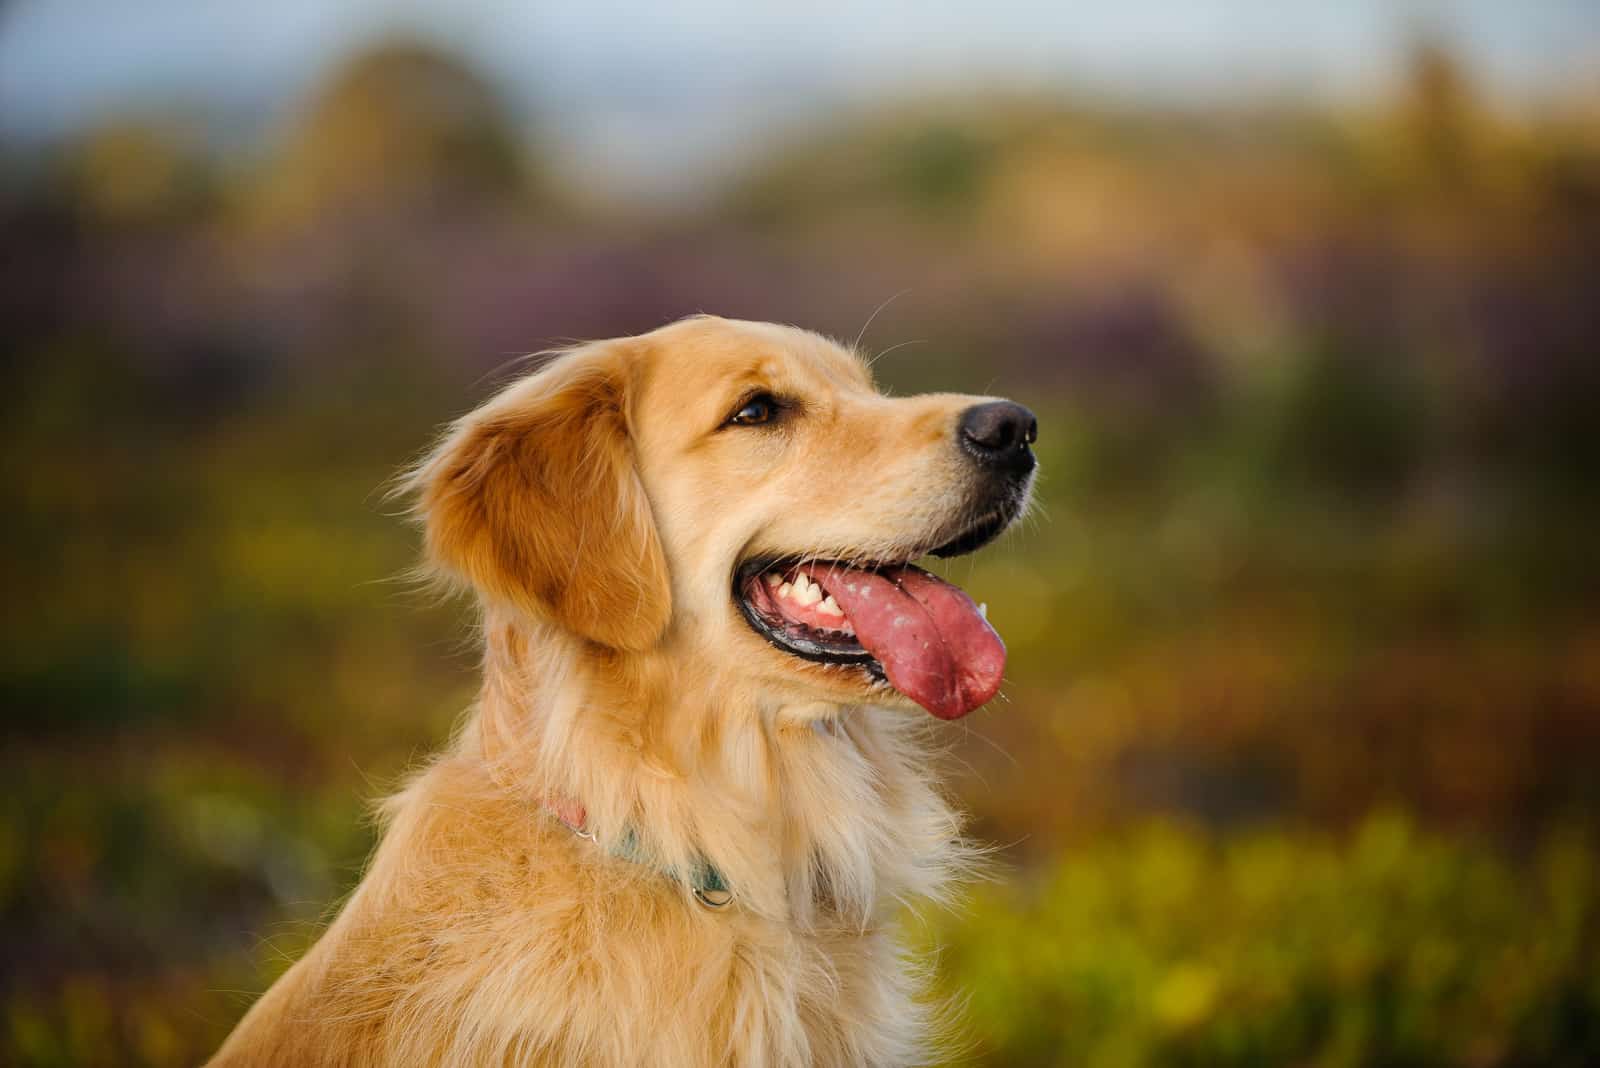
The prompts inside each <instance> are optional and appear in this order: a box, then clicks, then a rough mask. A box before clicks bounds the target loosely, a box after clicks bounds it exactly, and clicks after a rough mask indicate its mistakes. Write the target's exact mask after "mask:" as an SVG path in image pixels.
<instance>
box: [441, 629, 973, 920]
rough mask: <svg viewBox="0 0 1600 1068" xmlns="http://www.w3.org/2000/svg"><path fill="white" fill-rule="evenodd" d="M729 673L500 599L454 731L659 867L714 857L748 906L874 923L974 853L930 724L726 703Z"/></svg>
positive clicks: (684, 866)
mask: <svg viewBox="0 0 1600 1068" xmlns="http://www.w3.org/2000/svg"><path fill="white" fill-rule="evenodd" d="M727 681H728V680H719V679H717V678H713V677H690V676H689V675H688V674H687V673H686V669H684V668H683V667H682V666H681V661H680V660H679V659H678V658H673V657H668V656H664V655H663V656H655V655H651V654H640V655H627V656H622V655H619V654H616V653H614V652H611V651H609V650H604V649H600V648H597V647H595V646H593V645H590V644H587V643H584V642H582V641H581V640H579V639H576V638H574V637H573V636H571V635H570V634H567V633H565V632H562V631H560V630H557V629H555V628H551V627H540V626H538V625H533V624H529V623H527V622H525V621H522V620H519V619H512V618H506V617H499V616H496V615H495V614H494V613H492V612H491V613H490V614H489V615H488V617H487V618H486V620H485V656H484V682H483V690H482V693H481V696H480V701H479V707H478V710H477V714H476V716H475V718H474V720H473V722H472V724H471V725H470V726H469V729H468V730H467V731H466V732H464V734H463V736H462V742H461V744H462V747H463V748H464V749H467V750H470V749H472V748H474V747H475V748H476V749H477V751H478V753H481V758H482V759H483V760H484V761H486V762H487V764H488V766H489V770H490V774H491V775H492V776H493V777H494V779H495V780H496V781H497V782H498V783H500V784H501V786H502V787H504V788H506V789H508V790H512V791H514V792H516V793H518V794H519V795H521V796H523V797H525V798H526V800H527V802H528V804H529V811H530V818H547V817H545V816H543V815H542V811H543V807H544V799H546V798H549V797H552V796H556V797H563V798H570V799H572V800H574V801H576V802H578V803H580V804H581V805H582V806H583V808H584V809H585V811H586V814H587V830H589V831H591V832H592V833H593V834H594V835H595V837H596V840H597V841H596V846H597V854H598V853H601V852H603V851H604V850H606V849H609V848H612V847H614V846H615V845H616V844H617V843H619V842H621V841H623V840H624V839H626V838H628V837H629V836H632V837H633V838H634V839H635V840H636V841H637V843H638V844H639V845H640V846H641V847H642V849H643V851H644V853H645V855H646V856H647V857H649V858H650V859H651V860H652V861H653V866H654V867H656V868H657V869H658V870H659V871H660V872H673V871H677V872H687V871H693V870H695V868H696V866H697V865H699V864H702V863H704V862H710V863H711V864H714V865H715V866H716V868H717V869H718V870H719V871H720V872H721V873H722V874H723V876H724V877H725V878H726V880H727V883H728V885H729V886H730V887H731V888H732V889H733V891H734V894H735V897H736V900H737V902H738V904H739V906H740V907H742V908H744V909H747V910H750V911H753V912H756V913H759V914H764V915H767V916H770V917H773V918H777V919H781V920H783V921H784V922H786V923H790V924H795V923H799V924H805V925H815V926H836V925H844V926H847V927H851V928H865V927H869V926H874V925H876V924H877V923H879V922H881V921H882V920H883V919H884V918H886V915H887V910H888V909H889V907H890V906H891V904H892V903H893V902H895V901H901V900H904V899H906V898H908V897H918V896H923V897H938V896H940V894H941V890H942V889H943V888H944V887H945V886H946V884H947V883H948V882H949V880H950V878H951V876H953V875H955V874H958V872H959V869H961V868H962V867H964V866H965V865H966V864H967V863H969V861H970V853H969V852H968V851H967V849H966V848H965V847H964V846H963V844H962V843H961V841H960V836H959V831H960V821H959V818H958V817H957V815H956V813H955V812H954V810H953V809H951V808H950V807H949V806H948V805H947V804H946V803H945V802H944V801H943V799H942V798H941V797H940V796H939V795H938V793H937V792H936V791H935V789H934V788H933V786H932V785H931V784H930V783H929V782H928V780H927V774H928V772H927V769H928V767H929V764H930V758H931V757H932V752H931V746H930V745H929V742H928V736H927V727H926V725H925V724H923V723H922V722H920V721H918V720H917V719H915V718H913V717H911V716H909V715H907V714H906V713H902V712H893V711H884V710H880V709H876V708H872V707H868V706H861V707H853V708H843V709H838V710H836V711H833V712H831V713H829V712H827V711H826V710H819V709H816V708H804V709H799V708H797V709H786V708H784V707H781V706H775V705H771V704H768V705H765V706H763V705H762V703H761V702H760V700H759V698H756V697H751V696H749V695H748V694H746V695H745V696H744V697H743V698H742V699H740V698H737V697H726V696H725V697H722V698H721V699H720V703H719V699H718V698H717V697H716V696H715V695H737V694H740V693H742V691H741V689H740V688H739V687H738V686H734V685H727V684H726V683H727ZM819 713H822V714H820V715H819ZM815 723H820V724H823V725H824V726H823V728H822V729H814V726H813V724H815ZM469 755H473V756H474V757H475V756H476V754H469ZM650 874H652V875H655V874H656V873H650Z"/></svg>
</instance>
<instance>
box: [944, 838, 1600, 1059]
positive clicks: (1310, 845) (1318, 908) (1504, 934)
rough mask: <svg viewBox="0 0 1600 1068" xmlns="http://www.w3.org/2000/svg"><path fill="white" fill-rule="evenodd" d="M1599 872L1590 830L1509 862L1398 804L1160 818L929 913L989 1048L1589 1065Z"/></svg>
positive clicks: (954, 985)
mask: <svg viewBox="0 0 1600 1068" xmlns="http://www.w3.org/2000/svg"><path fill="white" fill-rule="evenodd" d="M1597 876H1600V857H1597V856H1596V853H1595V851H1594V849H1593V847H1592V845H1591V844H1590V842H1589V841H1588V839H1587V837H1586V836H1585V835H1583V834H1573V833H1561V832H1552V833H1550V834H1549V835H1547V836H1546V837H1545V838H1544V839H1542V840H1541V841H1540V842H1538V843H1536V844H1534V843H1530V848H1529V849H1527V850H1526V851H1525V852H1524V853H1523V854H1522V855H1521V856H1519V857H1517V858H1515V859H1512V860H1508V859H1506V858H1505V857H1504V856H1503V855H1501V854H1499V853H1498V852H1496V851H1495V850H1493V849H1491V848H1488V847H1487V846H1486V844H1485V843H1483V842H1480V841H1475V840H1473V839H1471V838H1463V839H1453V838H1448V837H1442V836H1439V835H1436V834H1428V833H1425V832H1422V831H1419V829H1418V828H1417V827H1415V826H1414V825H1413V824H1412V822H1411V821H1410V820H1409V819H1407V818H1406V817H1405V816H1403V815H1401V814H1399V813H1397V812H1392V811H1389V812H1378V813H1376V814H1374V815H1372V816H1370V817H1369V818H1367V819H1366V820H1364V821H1363V822H1362V823H1361V824H1360V825H1359V826H1358V827H1357V828H1356V829H1355V830H1354V831H1353V832H1352V833H1351V834H1350V835H1348V836H1347V837H1344V838H1333V837H1330V836H1328V835H1326V834H1322V833H1317V832H1308V831H1305V830H1286V829H1277V830H1271V831H1254V832H1251V833H1249V834H1245V835H1242V836H1237V837H1234V838H1231V839H1227V840H1218V839H1217V838H1215V837H1214V836H1211V835H1207V834H1205V833H1202V832H1198V831H1196V830H1194V829H1193V828H1192V827H1186V826H1184V825H1181V824H1172V823H1170V822H1164V823H1155V824H1150V825H1145V826H1142V827H1138V828H1133V829H1130V830H1128V831H1125V832H1122V833H1119V834H1117V835H1114V836H1108V837H1107V838H1106V839H1104V840H1102V841H1099V842H1097V843H1095V844H1094V845H1093V846H1091V847H1088V848H1085V849H1081V850H1071V851H1069V852H1068V853H1067V854H1066V855H1065V856H1064V857H1063V858H1062V859H1061V860H1059V861H1058V862H1056V863H1055V864H1053V865H1051V866H1050V867H1049V868H1048V869H1047V870H1046V871H1043V872H1039V873H1036V874H1034V875H1032V876H1029V877H1027V878H1024V879H1023V880H1021V881H1019V882H1016V883H1012V884H999V885H996V886H991V887H989V888H987V889H986V890H984V891H983V892H981V893H979V894H978V895H977V896H976V898H975V900H974V901H973V902H972V904H971V907H970V909H968V910H965V911H963V912H961V913H959V914H957V915H954V916H946V917H940V918H938V919H936V920H935V921H934V923H933V924H931V925H930V926H928V927H925V928H921V930H922V931H923V932H924V935H925V945H924V949H925V950H926V951H928V952H938V953H939V954H940V956H939V958H938V959H939V964H940V970H941V975H942V976H943V977H944V979H945V982H946V988H947V991H948V993H949V994H950V995H951V996H954V997H957V998H959V999H961V1001H962V1002H963V1004H964V1008H965V1011H964V1018H965V1020H966V1021H967V1024H968V1026H969V1028H970V1030H971V1036H970V1041H971V1042H972V1043H973V1052H974V1053H975V1054H976V1055H977V1056H978V1058H979V1059H981V1060H986V1061H994V1062H996V1063H1005V1064H1038V1065H1056V1064H1059V1065H1082V1066H1086V1068H1110V1066H1134V1065H1241V1066H1244V1065H1262V1064H1305V1065H1319V1066H1324V1068H1337V1066H1344V1065H1367V1064H1382V1065H1396V1066H1403V1065H1424V1064H1464V1065H1472V1064H1544V1065H1574V1066H1575V1065H1582V1064H1592V1063H1594V1061H1595V1060H1596V1058H1597V1057H1600V1026H1597V1021H1600V981H1597V978H1596V976H1597V968H1600V924H1597V922H1596V921H1597V917H1596V910H1597V898H1596V878H1597ZM952 1063H962V1062H961V1061H955V1062H952Z"/></svg>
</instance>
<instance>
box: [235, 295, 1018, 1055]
mask: <svg viewBox="0 0 1600 1068" xmlns="http://www.w3.org/2000/svg"><path fill="white" fill-rule="evenodd" d="M1035 432H1036V431H1035V424H1034V419H1033V416H1032V415H1031V414H1030V413H1029V412H1028V410H1027V409H1026V408H1023V407H1021V406H1020V405H1017V404H1013V403H1011V402H1009V401H1002V400H996V399H994V398H988V397H969V396H958V395H952V394H938V395H928V396H916V397H906V398H890V397H886V396H884V395H883V394H881V393H879V392H878V391H877V390H876V389H875V388H874V386H873V382H872V377H871V374H870V372H869V370H868V367H867V365H866V363H865V362H863V361H862V360H860V359H858V358H857V357H856V356H855V355H853V354H852V353H851V352H849V351H847V350H845V349H844V348H842V347H840V346H838V345H836V344H834V343H832V342H830V341H828V340H825V339H824V338H822V337H820V336H818V335H815V334H812V333H808V332H805V331H802V330H798V329H793V328H790V327H781V326H773V325H768V324H762V323H749V322H738V321H731V320H724V319H718V318H712V317H696V318H692V319H687V320H684V321H681V322H678V323H674V324H672V325H669V326H666V327H663V328H662V329H659V330H656V331H654V332H652V333H649V334H645V335H642V336H639V337H632V338H624V339H619V340H614V341H605V342H599V343H594V344H587V345H583V346H581V347H578V348H575V349H573V350H570V351H567V352H565V353H564V354H562V355H560V356H559V357H557V358H556V359H554V360H552V361H551V362H550V363H548V364H547V365H546V366H544V367H542V368H541V369H540V370H538V371H537V372H535V373H533V374H530V375H528V376H527V377H525V378H523V379H521V380H520V381H517V382H515V383H514V384H512V385H511V386H509V387H508V388H506V389H504V390H503V391H502V392H500V393H499V394H498V395H497V396H495V397H494V398H493V399H491V400H490V401H488V403H486V404H484V405H483V406H482V407H481V408H479V409H478V410H477V411H475V412H473V413H472V414H470V415H468V416H466V417H465V418H464V419H462V420H461V421H460V422H458V423H456V424H455V425H454V426H453V427H452V428H451V430H450V431H449V433H448V435H447V436H446V437H445V438H444V440H443V441H442V443H441V444H440V445H439V446H438V447H437V449H436V450H435V451H434V452H433V453H432V454H431V455H430V456H428V457H427V458H426V459H425V460H424V461H423V462H422V463H420V464H419V465H418V466H417V467H416V468H415V469H414V470H413V471H412V472H410V473H409V475H408V477H407V479H406V488H407V489H408V490H409V491H411V492H413V493H414V494H415V500H416V505H417V512H418V515H419V516H420V518H421V519H422V521H423V522H424V524H425V529H426V543H427V553H428V559H429V561H430V563H431V565H432V567H434V568H436V569H437V570H438V571H439V572H441V573H443V574H446V575H448V576H451V577H452V578H454V579H456V580H458V581H460V582H461V583H464V584H466V585H469V586H470V587H471V588H472V589H473V590H475V591H476V592H477V595H478V597H479V600H480V603H481V606H482V627H483V638H484V654H483V686H482V690H481V693H480V696H479V699H478V701H477V703H476V706H475V707H474V709H473V711H472V713H471V715H470V716H469V717H468V718H467V719H466V720H465V721H464V723H463V726H462V728H461V729H460V731H459V733H458V736H457V737H456V738H455V739H454V741H453V743H452V744H451V745H450V747H449V748H448V749H447V750H446V751H445V752H444V753H443V754H442V755H440V756H439V757H437V758H436V759H435V760H434V761H433V762H432V763H430V764H429V765H428V766H427V767H426V768H425V769H424V770H422V771H421V772H420V773H418V774H416V775H415V776H414V777H413V778H412V779H411V780H410V781H409V783H408V785H406V786H405V787H404V788H403V789H402V790H401V791H400V792H399V793H398V794H396V795H395V796H394V797H392V798H390V799H389V800H388V801H387V802H386V803H385V805H384V807H383V816H384V830H383V835H382V841H381V843H380V845H379V846H378V848H377V851H376V853H375V854H374V855H373V857H372V860H371V862H370V864H369V866H368V869H367V872H366V875H365V877H364V878H363V879H362V881H361V883H360V885H359V886H358V887H357V888H356V890H355V891H354V893H353V894H352V895H351V897H350V898H349V900H348V901H347V902H346V903H345V904H344V906H343V909H342V910H341V911H340V913H339V915H338V917H337V918H336V919H335V920H334V921H333V923H332V924H331V926H330V927H329V928H328V930H327V931H326V932H325V933H324V934H323V936H322V938H321V939H320V941H318V942H317V944H316V945H315V946H314V947H313V948H312V949H311V950H310V951H309V952H308V953H307V954H306V955H305V957H304V958H303V959H302V960H300V961H299V962H298V963H297V964H295V965H294V966H293V967H292V968H290V969H289V971H288V972H287V973H285V974H284V976H283V977H282V978H281V979H279V980H278V982H277V983H276V984H274V985H273V986H272V988H271V989H270V990H268V991H267V993H266V994H265V995H264V996H262V998H261V999H260V1000H259V1001H258V1002H257V1003H256V1004H255V1006H254V1007H253V1008H252V1009H251V1010H250V1012H249V1013H248V1014H247V1015H246V1016H245V1017H244V1019H243V1021H242V1022H241V1023H240V1024H239V1025H238V1027H237V1028H236V1029H235V1031H234V1032H233V1034H232V1035H231V1036H230V1037H229V1039H228V1040H227V1042H226V1043H225V1044H224V1045H223V1047H222V1049H221V1050H220V1051H219V1052H218V1053H217V1055H216V1058H215V1059H214V1060H213V1061H212V1063H213V1064H215V1065H278V1066H285V1068H288V1066H300V1065H329V1066H332V1065H341V1066H346V1065H398V1066H418V1065H438V1064H449V1065H509V1064H517V1065H522V1064H530V1065H531V1064H540V1065H543V1064H551V1065H616V1066H626V1068H636V1066H639V1065H668V1066H685V1068H687V1066H694V1065H730V1064H738V1065H774V1066H776V1065H795V1066H799V1065H835V1064H837V1065H862V1064H870V1065H899V1064H909V1063H917V1062H920V1061H923V1060H925V1059H926V1058H928V1057H929V1056H931V1055H932V1054H933V1051H932V1050H931V1048H930V1022H931V1018H932V1017H933V1016H935V1015H936V1013H935V1012H934V1011H933V1010H932V1009H931V1008H930V1003H929V999H928V996H927V994H926V992H925V991H923V990H922V989H921V980H920V979H919V972H918V969H917V968H916V967H915V966H914V965H913V962H910V961H908V960H906V959H905V957H904V954H903V951H902V949H901V948H900V946H899V945H898V943H897V940H896V926H895V918H896V915H897V912H898V911H899V903H901V902H904V901H907V900H911V899H915V898H939V896H940V894H941V891H942V890H944V889H946V888H947V887H948V885H949V882H950V879H951V878H952V876H954V875H956V874H958V873H959V872H960V871H961V870H962V868H963V867H964V866H965V865H966V864H967V863H968V862H969V860H970V857H971V851H970V849H969V848H968V847H967V846H965V845H964V844H963V842H962V840H961V838H960V834H959V831H960V819H959V817H958V816H957V814H956V812H955V811H954V810H953V809H952V807H951V806H950V805H949V804H948V803H947V802H946V801H945V800H944V798H943V797H942V796H941V795H940V793H939V792H938V789H937V785H936V784H935V783H934V782H932V781H930V774H931V772H930V756H931V750H930V746H931V741H932V740H931V739H930V737H929V736H928V734H929V721H928V720H927V718H926V717H924V716H920V715H913V714H912V712H914V711H915V710H916V709H917V708H918V706H920V707H921V708H924V709H926V710H927V711H929V712H931V713H933V714H934V715H935V716H938V717H941V718H946V719H949V718H955V717H957V716H961V715H964V714H966V713H967V712H970V711H971V710H972V709H974V708H976V707H977V706H979V705H981V704H983V703H984V702H985V701H987V700H989V699H990V698H991V697H992V696H994V694H995V692H996V690H997V689H998V687H999V684H1000V677H1001V672H1002V670H1003V667H1004V661H1005V650H1004V647H1003V646H1002V645H1001V643H1000V640H999V638H998V637H997V636H996V635H995V632H994V631H993V630H991V629H990V627H989V625H988V623H987V622H986V619H985V616H984V612H983V610H982V609H981V608H979V607H978V606H976V605H974V604H973V603H972V601H971V600H970V599H968V598H967V596H966V595H965V594H964V593H962V592H961V591H960V590H959V589H957V588H956V587H954V586H951V585H949V584H947V583H945V582H943V581H941V580H939V579H937V578H935V577H933V576H932V575H929V574H928V573H927V572H925V571H921V570H919V569H917V568H914V567H912V566H910V561H912V560H914V559H916V558H918V557H921V556H923V555H926V554H930V553H931V554H935V555H944V556H948V555H954V554H957V553H962V552H967V551H970V550H972V549H975V548H977V547H978V546H980V545H982V544H984V543H985V542H987V541H989V540H991V539H992V538H993V537H994V536H995V535H997V534H998V533H999V532H1000V531H1001V530H1002V529H1004V528H1005V527H1006V526H1007V525H1009V524H1010V523H1011V522H1012V521H1013V520H1014V519H1015V518H1016V517H1017V516H1018V515H1019V514H1020V513H1021V512H1022V510H1023V509H1024V508H1025V507H1026V505H1027V502H1028V496H1029V492H1030V489H1031V484H1032V479H1033V472H1034V457H1033V454H1032V451H1031V449H1030V445H1031V443H1032V442H1033V440H1034V435H1035Z"/></svg>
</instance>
